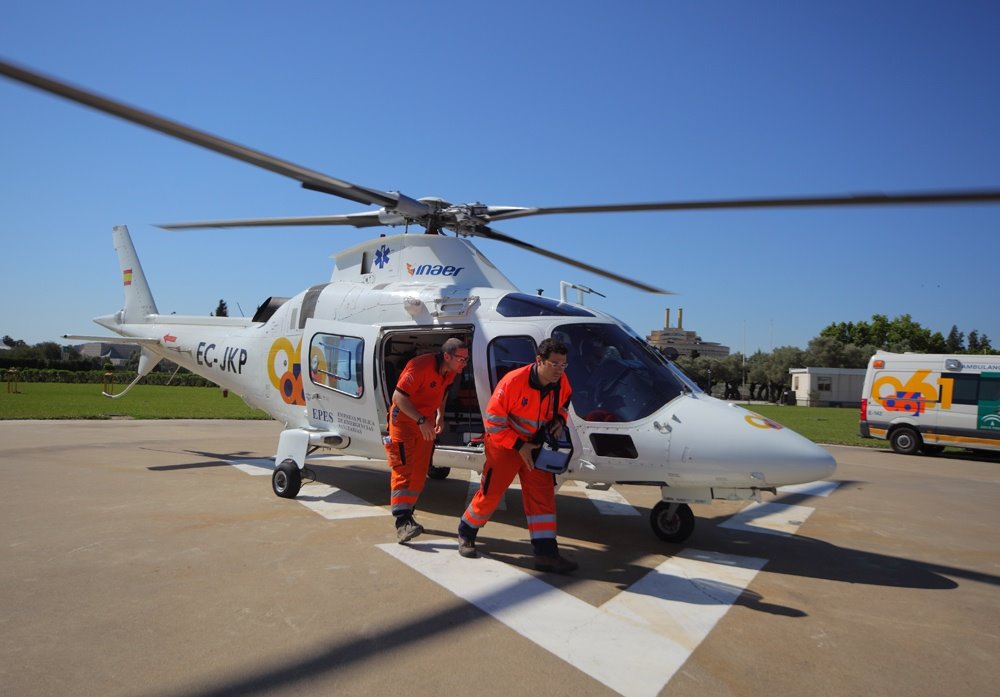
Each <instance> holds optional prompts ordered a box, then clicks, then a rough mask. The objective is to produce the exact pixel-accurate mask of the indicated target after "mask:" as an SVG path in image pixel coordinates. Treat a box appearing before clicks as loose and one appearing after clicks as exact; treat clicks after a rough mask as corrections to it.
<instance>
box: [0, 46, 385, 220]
mask: <svg viewBox="0 0 1000 697" xmlns="http://www.w3.org/2000/svg"><path fill="white" fill-rule="evenodd" d="M0 75H6V76H7V77H9V78H11V79H14V80H17V81H19V82H23V83H25V84H26V85H31V86H32V87H37V88H38V89H40V90H44V91H45V92H50V93H52V94H55V95H58V96H60V97H64V98H66V99H69V100H71V101H74V102H77V103H79V104H83V105H85V106H89V107H92V108H94V109H97V110H98V111H103V112H104V113H106V114H111V115H112V116H117V117H119V118H122V119H125V120H126V121H131V122H132V123H136V124H139V125H140V126H145V127H146V128H151V129H152V130H154V131H159V132H160V133H165V134H166V135H168V136H172V137H174V138H179V139H180V140H186V141H187V142H189V143H193V144H195V145H200V146H201V147H203V148H207V149H209V150H214V151H215V152H217V153H221V154H223V155H227V156H229V157H232V158H235V159H237V160H242V161H243V162H247V163H249V164H251V165H254V166H256V167H261V168H263V169H267V170H270V171H272V172H275V173H277V174H280V175H282V176H285V177H289V178H291V179H294V180H296V181H299V182H301V183H302V185H303V186H305V187H307V188H309V189H313V190H316V191H322V192H324V193H328V194H333V195H334V196H339V197H341V198H346V199H348V200H349V201H356V202H357V203H366V204H376V205H380V206H386V207H388V208H393V207H395V205H396V203H397V202H398V200H399V198H398V196H394V195H393V194H390V193H388V192H386V191H379V190H378V189H369V188H367V187H363V186H358V185H357V184H352V183H351V182H348V181H344V180H342V179H336V178H334V177H331V176H329V175H326V174H322V173H321V172H315V171H313V170H311V169H306V168H305V167H300V166H299V165H296V164H295V163H293V162H288V161H286V160H282V159H279V158H277V157H273V156H272V155H268V154H266V153H263V152H260V151H259V150H254V149H252V148H248V147H246V146H243V145H240V144H239V143H234V142H232V141H230V140H226V139H224V138H219V137H218V136H214V135H211V134H210V133H205V132H204V131H199V130H197V129H194V128H191V127H189V126H185V125H184V124H181V123H178V122H176V121H171V120H170V119H166V118H163V117H162V116H157V115H156V114H151V113H150V112H148V111H143V110H141V109H137V108H135V107H132V106H129V105H127V104H123V103H122V102H118V101H115V100H113V99H109V98H108V97H103V96H101V95H99V94H96V93H94V92H90V91H88V90H84V89H81V88H78V87H74V86H72V85H69V84H67V83H65V82H61V81H59V80H55V79H53V78H51V77H47V76H45V75H41V74H39V73H36V72H34V71H31V70H28V69H26V68H22V67H20V66H17V65H14V64H12V63H8V62H6V61H2V60H0Z"/></svg>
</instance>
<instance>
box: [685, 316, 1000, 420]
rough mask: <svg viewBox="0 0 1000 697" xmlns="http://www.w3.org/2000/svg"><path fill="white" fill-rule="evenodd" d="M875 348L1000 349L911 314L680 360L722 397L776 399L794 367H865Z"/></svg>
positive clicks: (687, 370) (901, 350)
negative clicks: (935, 328) (770, 346)
mask: <svg viewBox="0 0 1000 697" xmlns="http://www.w3.org/2000/svg"><path fill="white" fill-rule="evenodd" d="M876 351H891V352H893V353H906V352H907V351H910V352H913V353H954V354H996V353H1000V351H996V350H994V349H993V346H992V345H991V343H990V339H989V337H987V336H986V335H985V334H980V333H979V332H978V331H977V330H975V329H973V330H972V331H970V332H969V333H968V334H965V333H963V332H961V331H959V329H958V327H957V326H954V325H953V326H952V328H951V331H950V332H948V336H947V337H945V336H944V335H942V334H941V333H940V332H932V331H931V330H929V329H927V328H925V327H923V326H921V325H920V323H919V322H915V321H914V320H913V318H912V317H911V316H910V315H900V316H898V317H896V318H894V319H891V320H890V319H889V318H888V317H887V316H886V315H879V314H876V315H872V318H871V321H865V320H863V321H860V322H835V323H833V324H830V325H828V326H827V327H825V328H824V329H823V330H822V331H820V333H819V335H818V336H816V337H814V338H813V339H812V340H811V341H810V342H809V345H808V346H807V347H806V348H805V349H800V348H797V347H794V346H782V347H779V348H776V349H774V350H773V351H771V353H764V352H763V351H757V352H756V353H754V354H753V355H752V356H744V355H743V354H741V353H735V354H731V355H729V356H726V357H725V358H705V357H701V356H698V355H696V354H695V355H692V356H682V357H680V358H678V359H677V361H676V362H677V365H678V366H680V368H681V369H682V370H683V371H684V372H685V373H687V374H688V375H689V376H691V378H693V379H694V380H695V381H696V382H697V383H698V384H699V385H700V386H701V387H702V389H705V390H706V391H708V392H711V393H713V394H718V395H719V396H721V397H722V398H723V399H753V400H762V401H771V402H777V401H779V400H780V399H781V395H782V392H783V391H784V390H785V389H787V388H788V387H789V386H790V385H791V377H790V376H789V374H788V371H789V369H791V368H865V367H867V366H868V360H869V359H870V358H871V357H872V356H873V355H875V352H876Z"/></svg>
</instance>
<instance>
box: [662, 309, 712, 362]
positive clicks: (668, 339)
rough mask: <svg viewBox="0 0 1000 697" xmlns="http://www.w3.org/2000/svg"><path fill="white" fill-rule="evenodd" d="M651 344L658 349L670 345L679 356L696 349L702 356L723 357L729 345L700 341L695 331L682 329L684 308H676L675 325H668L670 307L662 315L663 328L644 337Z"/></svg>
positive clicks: (686, 354) (688, 353) (687, 354)
mask: <svg viewBox="0 0 1000 697" xmlns="http://www.w3.org/2000/svg"><path fill="white" fill-rule="evenodd" d="M646 341H648V342H649V343H650V344H651V345H653V346H655V347H656V348H659V349H665V348H668V347H672V348H674V349H677V353H678V354H680V355H681V356H690V355H691V353H692V352H693V351H697V352H698V355H699V356H702V357H704V358H725V357H726V356H728V355H729V347H728V346H723V345H722V344H717V343H715V342H714V341H702V340H701V337H700V336H698V334H697V333H696V332H692V331H685V329H684V308H680V309H679V310H677V326H676V327H671V326H670V308H669V307H668V308H667V312H666V315H665V317H664V323H663V329H654V330H653V331H652V332H650V333H649V336H647V337H646Z"/></svg>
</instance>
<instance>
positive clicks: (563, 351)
mask: <svg viewBox="0 0 1000 697" xmlns="http://www.w3.org/2000/svg"><path fill="white" fill-rule="evenodd" d="M535 353H536V354H538V356H539V357H540V358H545V359H548V357H549V356H550V355H552V354H553V353H558V354H559V355H561V356H566V355H568V354H569V349H568V348H566V344H564V343H563V342H562V341H559V339H546V340H545V341H543V342H542V343H540V344H539V345H538V350H537V351H535Z"/></svg>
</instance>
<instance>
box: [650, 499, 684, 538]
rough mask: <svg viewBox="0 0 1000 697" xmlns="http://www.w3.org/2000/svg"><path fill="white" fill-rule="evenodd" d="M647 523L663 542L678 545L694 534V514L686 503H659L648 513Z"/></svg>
mask: <svg viewBox="0 0 1000 697" xmlns="http://www.w3.org/2000/svg"><path fill="white" fill-rule="evenodd" d="M649 523H650V525H652V527H653V532H654V533H656V536H657V537H659V538H660V539H661V540H663V541H664V542H674V543H680V542H683V541H684V540H686V539H687V538H688V537H690V536H691V533H692V532H694V513H692V512H691V507H690V506H688V505H687V504H686V503H674V502H670V501H660V502H659V503H658V504H656V505H655V506H653V510H652V511H650V514H649Z"/></svg>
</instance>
